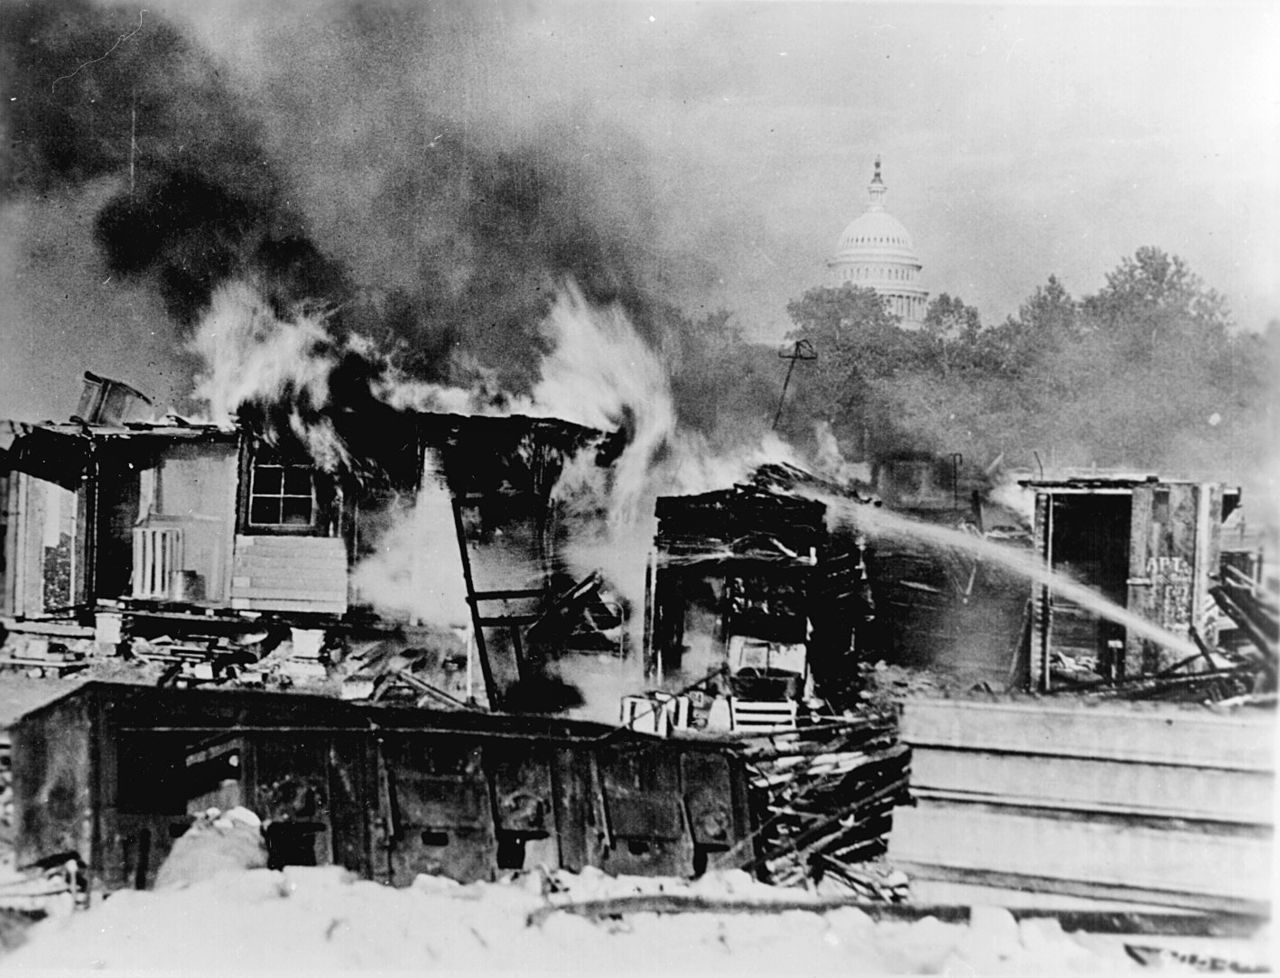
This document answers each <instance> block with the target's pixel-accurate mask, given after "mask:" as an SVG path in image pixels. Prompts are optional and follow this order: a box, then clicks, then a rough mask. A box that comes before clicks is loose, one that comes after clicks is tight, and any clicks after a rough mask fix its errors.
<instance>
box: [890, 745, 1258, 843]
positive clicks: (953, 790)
mask: <svg viewBox="0 0 1280 978" xmlns="http://www.w3.org/2000/svg"><path fill="white" fill-rule="evenodd" d="M911 788H912V793H913V794H915V795H916V796H917V797H926V796H930V795H933V796H937V793H939V792H947V793H949V797H953V798H956V799H960V798H963V797H965V796H971V800H974V801H992V800H1004V801H1006V802H1008V803H1010V804H1028V805H1043V806H1046V807H1053V808H1064V809H1073V810H1078V811H1099V812H1130V813H1134V814H1141V815H1148V816H1150V815H1157V816H1159V815H1162V816H1168V817H1175V818H1191V819H1208V820H1212V821H1219V822H1238V823H1242V824H1253V825H1268V824H1270V822H1271V818H1272V805H1273V801H1274V792H1275V778H1274V776H1272V775H1271V774H1268V773H1265V772H1260V771H1224V770H1218V769H1214V768H1199V767H1179V766H1177V765H1172V764H1130V763H1125V762H1116V761H1100V760H1092V759H1085V758H1069V757H1058V758H1054V759H1053V760H1052V761H1051V762H1048V763H1046V761H1045V759H1044V758H1043V757H1036V756H1033V755H1029V754H1022V755H1020V754H991V753H987V752H982V751H958V750H939V749H935V748H921V747H917V748H915V749H914V750H913V751H912V755H911Z"/></svg>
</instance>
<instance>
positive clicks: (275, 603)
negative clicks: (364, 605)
mask: <svg viewBox="0 0 1280 978" xmlns="http://www.w3.org/2000/svg"><path fill="white" fill-rule="evenodd" d="M231 607H233V608H236V609H239V610H243V611H295V612H316V613H320V614H332V615H341V614H344V613H345V612H346V610H347V551H346V547H345V546H344V545H343V542H342V540H341V539H339V538H337V537H301V536H244V535H237V536H236V545H235V558H234V561H233V566H232V573H231Z"/></svg>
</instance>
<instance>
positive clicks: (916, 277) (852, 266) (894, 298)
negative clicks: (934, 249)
mask: <svg viewBox="0 0 1280 978" xmlns="http://www.w3.org/2000/svg"><path fill="white" fill-rule="evenodd" d="M887 189H888V188H887V187H885V185H884V180H883V179H881V176H880V159H879V157H877V158H876V169H875V175H874V176H872V178H871V183H870V184H869V185H868V186H867V191H868V195H869V197H870V205H869V206H868V207H867V210H866V212H865V213H864V214H862V215H861V216H859V217H857V218H855V219H854V220H853V222H852V223H850V225H849V226H848V227H846V228H845V229H844V233H843V234H841V235H840V240H839V242H838V243H837V245H836V253H835V254H834V255H832V256H831V257H830V258H828V259H827V268H829V269H830V270H831V282H832V284H833V285H837V286H838V285H843V284H845V283H846V282H847V283H849V284H850V285H856V286H859V287H861V288H866V289H875V290H876V291H877V292H879V293H880V294H881V295H882V296H884V297H885V299H886V300H887V303H886V304H887V305H888V307H889V311H890V312H892V313H894V314H896V315H897V316H899V317H901V319H902V325H903V326H905V327H908V328H914V327H918V326H919V325H920V324H921V323H922V322H923V320H924V314H925V308H926V306H927V303H928V300H929V293H928V292H927V291H926V290H925V289H923V288H921V287H920V271H921V269H922V268H923V266H922V265H921V264H920V259H919V258H918V257H916V251H915V244H914V243H913V242H912V240H911V235H910V234H909V233H908V232H907V229H906V228H905V227H903V226H902V222H901V221H899V220H898V219H897V218H896V217H894V216H893V215H892V214H890V213H889V212H888V211H886V210H885V209H884V197H885V192H886V191H887Z"/></svg>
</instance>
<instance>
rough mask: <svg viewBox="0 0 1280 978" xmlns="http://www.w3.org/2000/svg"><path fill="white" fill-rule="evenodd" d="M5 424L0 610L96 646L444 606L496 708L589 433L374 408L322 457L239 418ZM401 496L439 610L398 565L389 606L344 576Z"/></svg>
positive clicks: (548, 567) (546, 590)
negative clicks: (434, 583)
mask: <svg viewBox="0 0 1280 978" xmlns="http://www.w3.org/2000/svg"><path fill="white" fill-rule="evenodd" d="M11 426H12V427H13V429H14V430H15V432H16V437H15V438H14V439H13V441H12V444H11V445H10V446H9V448H8V450H7V451H6V452H4V454H3V457H2V458H0V462H2V463H3V467H4V469H5V473H4V478H3V480H0V496H2V497H3V502H4V506H3V509H2V510H0V540H2V541H3V553H2V555H0V557H2V559H0V617H3V618H5V619H7V620H8V621H9V622H10V623H17V624H18V625H19V626H20V627H24V628H30V629H37V630H38V629H39V628H40V627H41V623H44V624H46V625H48V624H52V623H57V624H56V627H57V628H58V629H61V630H62V631H61V632H59V634H65V635H71V634H74V635H76V636H78V637H82V638H83V637H89V638H96V639H97V640H98V642H99V643H100V644H101V645H103V646H104V647H107V648H109V647H110V646H112V645H115V644H117V643H119V642H120V641H121V636H124V637H126V638H127V637H128V636H130V635H132V636H138V637H143V638H146V637H153V636H157V635H182V634H186V633H193V634H199V635H203V634H205V633H209V632H211V631H213V632H216V631H218V630H219V629H221V630H222V632H225V631H226V630H227V629H234V628H235V627H237V623H240V624H243V625H245V627H252V628H255V629H258V628H261V626H262V624H263V622H277V623H279V624H281V625H283V626H285V627H286V628H287V627H288V626H296V627H302V628H307V629H326V628H332V627H337V626H340V625H341V624H342V623H344V622H346V621H349V620H353V619H357V620H359V621H364V622H368V621H371V620H373V621H378V620H380V621H386V622H391V623H395V622H400V621H405V620H410V619H412V618H413V617H414V616H415V615H417V616H419V617H422V616H427V615H430V616H432V617H434V618H438V619H439V620H446V619H447V618H448V616H455V617H456V616H457V615H458V613H459V611H460V612H461V618H462V620H461V621H457V622H454V621H453V620H452V619H449V623H450V624H459V625H468V624H469V625H470V627H471V628H472V629H473V634H474V635H475V639H476V643H477V645H478V646H479V651H480V666H481V670H482V672H483V678H484V680H485V684H484V685H485V689H484V694H485V696H486V699H487V701H488V703H489V704H490V705H491V706H494V707H495V708H496V707H499V706H500V705H501V700H502V698H503V694H504V692H505V690H506V689H507V687H509V686H511V685H512V684H513V683H515V682H516V681H517V680H519V679H520V678H521V674H522V671H523V669H522V667H523V662H522V654H523V648H522V644H521V635H520V631H519V629H520V628H521V627H523V626H524V625H527V624H529V623H530V622H532V621H534V620H536V618H537V616H538V613H539V612H540V611H541V610H542V608H543V605H544V604H545V602H546V600H547V599H548V598H549V597H550V596H552V595H554V594H557V593H559V592H560V591H561V590H562V589H563V587H564V581H563V580H560V579H558V578H556V576H555V573H556V570H557V568H558V567H560V566H561V563H562V562H560V561H558V560H557V553H556V547H557V538H556V533H555V529H556V524H555V518H554V513H553V507H552V504H551V491H552V488H553V486H554V484H555V482H556V480H557V478H558V477H559V474H560V472H561V469H562V467H563V465H564V463H565V461H566V460H567V459H568V458H570V457H572V456H573V455H575V454H576V453H577V452H579V451H582V450H584V449H588V448H590V447H593V446H595V445H596V444H597V443H598V441H599V440H600V439H601V438H603V435H601V433H599V432H595V431H591V430H589V429H586V428H582V427H580V426H578V425H573V424H570V423H568V422H563V421H559V420H555V419H535V418H524V417H471V416H462V415H445V414H426V413H413V412H393V413H392V415H391V416H389V417H388V418H387V419H385V423H384V424H382V425H381V426H380V427H379V430H378V432H377V441H376V453H375V454H374V455H373V456H371V457H370V458H368V459H355V460H353V461H352V462H350V463H348V464H344V465H339V466H332V467H327V468H326V467H323V466H321V465H319V464H317V462H316V461H315V460H314V459H313V458H312V457H310V456H309V455H308V454H307V452H306V451H305V446H301V445H298V444H290V443H289V442H288V441H286V440H281V439H276V440H274V441H273V440H272V439H271V438H269V437H268V436H267V435H266V434H264V429H262V428H259V427H255V426H254V425H253V424H251V423H248V422H242V423H239V424H236V425H233V426H217V425H204V424H201V425H195V424H187V423H177V422H172V423H161V424H155V423H142V422H116V421H107V422H100V421H93V422H89V421H86V420H83V419H77V420H73V421H71V422H67V423H61V424H54V423H45V424H38V425H17V424H13V425H11ZM266 430H267V431H269V430H270V429H266ZM415 506H416V507H418V508H419V509H421V510H422V511H423V512H424V513H428V512H429V514H430V517H429V518H430V519H431V520H433V521H434V524H435V529H436V530H438V531H439V532H435V533H433V534H431V540H430V542H429V544H422V543H421V541H415V542H414V545H415V547H416V548H417V549H418V550H419V551H421V550H422V549H423V547H424V546H425V547H426V548H427V549H429V550H430V551H431V552H430V553H425V552H424V553H418V554H416V557H415V560H416V561H417V564H418V565H419V567H421V568H426V569H428V570H430V571H431V572H432V574H433V575H435V576H436V577H441V576H442V575H443V576H445V577H448V578H449V580H450V586H451V587H452V588H453V589H455V590H456V592H457V600H456V602H455V605H456V607H453V608H450V609H448V610H447V611H446V610H444V609H441V608H438V607H430V608H427V609H426V610H425V611H424V610H423V608H422V606H423V605H424V604H430V602H431V595H430V594H429V593H428V590H429V589H428V586H427V584H426V583H425V582H420V581H415V580H407V581H406V583H405V587H406V588H407V589H413V588H417V589H418V591H419V592H420V593H421V595H422V597H421V599H420V600H416V601H414V602H412V606H411V607H405V606H404V604H396V603H390V604H389V603H387V602H386V601H384V600H382V598H383V596H382V595H380V594H378V593H373V592H370V591H369V590H367V589H366V590H363V591H362V590H361V588H360V587H359V585H358V582H357V581H355V580H354V579H353V576H352V571H353V569H354V568H356V567H357V566H358V565H359V564H360V563H361V562H362V561H364V560H365V559H366V558H368V557H370V556H371V555H372V554H373V553H375V552H376V551H377V550H378V549H379V548H384V545H385V544H386V542H387V540H388V539H391V538H394V536H395V535H396V533H397V532H398V530H397V528H396V527H395V526H394V525H392V522H391V516H390V514H394V513H396V512H399V511H401V510H404V509H411V508H413V507H415ZM442 568H444V570H441V569H442ZM468 617H469V618H470V622H468V621H467V620H466V619H467V618H468ZM68 629H70V631H67V630H68ZM77 629H79V630H78V631H77Z"/></svg>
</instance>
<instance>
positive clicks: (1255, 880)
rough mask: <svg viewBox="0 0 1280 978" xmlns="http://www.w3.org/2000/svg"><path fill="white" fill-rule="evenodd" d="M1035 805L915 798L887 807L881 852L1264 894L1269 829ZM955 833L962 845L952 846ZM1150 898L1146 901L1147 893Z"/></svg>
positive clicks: (1233, 897)
mask: <svg viewBox="0 0 1280 978" xmlns="http://www.w3.org/2000/svg"><path fill="white" fill-rule="evenodd" d="M1053 814H1054V813H1043V812H1039V811H1037V810H1035V809H1009V808H1001V807H998V806H988V805H975V804H949V803H945V802H940V801H924V802H922V803H921V804H920V805H919V806H918V807H917V808H900V809H898V810H897V811H895V812H894V827H893V833H892V835H891V836H890V842H889V859H890V861H891V862H893V863H894V864H895V865H897V864H898V863H900V862H911V863H917V864H921V865H927V866H936V867H942V868H951V869H960V870H975V871H983V872H992V873H1008V874H1016V875H1022V876H1027V877H1036V878H1044V879H1052V880H1060V881H1070V882H1076V883H1086V884H1089V885H1102V886H1110V887H1128V888H1133V889H1137V890H1150V891H1151V892H1152V893H1153V894H1161V893H1163V894H1202V895H1205V896H1209V897H1217V898H1221V899H1222V900H1224V901H1227V902H1238V903H1240V904H1242V905H1244V904H1251V903H1257V902H1259V901H1266V900H1267V899H1268V898H1269V896H1270V892H1271V878H1270V876H1271V874H1270V867H1271V854H1272V843H1271V838H1270V834H1269V833H1266V832H1254V833H1233V834H1214V833H1207V832H1199V831H1188V830H1186V829H1182V828H1179V827H1177V824H1178V823H1176V822H1171V823H1170V827H1168V828H1154V827H1151V826H1135V825H1127V824H1124V822H1123V820H1117V819H1104V818H1094V819H1089V820H1082V819H1078V818H1055V817H1044V815H1049V816H1052V815H1053ZM959 840H963V843H962V844H958V843H959ZM1153 902H1155V901H1153Z"/></svg>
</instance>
